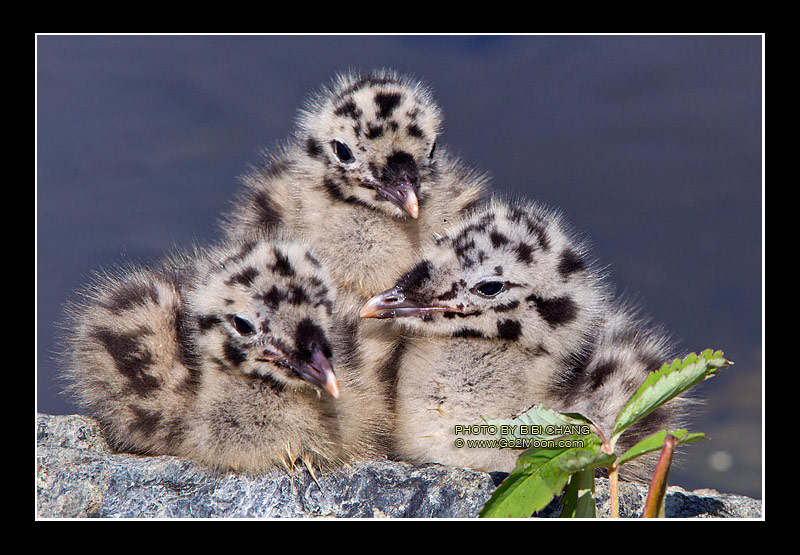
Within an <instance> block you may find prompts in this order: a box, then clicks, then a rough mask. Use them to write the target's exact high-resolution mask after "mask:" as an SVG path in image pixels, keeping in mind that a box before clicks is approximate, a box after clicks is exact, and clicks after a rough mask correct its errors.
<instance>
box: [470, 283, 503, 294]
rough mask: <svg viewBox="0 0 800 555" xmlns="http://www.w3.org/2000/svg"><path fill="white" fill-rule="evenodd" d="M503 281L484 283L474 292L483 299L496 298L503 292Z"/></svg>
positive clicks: (476, 287) (477, 286)
mask: <svg viewBox="0 0 800 555" xmlns="http://www.w3.org/2000/svg"><path fill="white" fill-rule="evenodd" d="M503 287H504V284H503V282H502V281H484V282H481V283H479V284H478V285H476V286H475V289H474V291H475V292H476V293H478V294H479V295H481V296H482V297H496V296H497V295H499V294H500V292H501V291H503Z"/></svg>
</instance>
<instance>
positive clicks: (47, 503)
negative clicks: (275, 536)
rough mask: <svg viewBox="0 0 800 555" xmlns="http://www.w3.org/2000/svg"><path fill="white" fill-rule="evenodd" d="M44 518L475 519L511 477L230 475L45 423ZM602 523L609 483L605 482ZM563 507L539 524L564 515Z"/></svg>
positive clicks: (40, 443) (682, 504) (754, 513)
mask: <svg viewBox="0 0 800 555" xmlns="http://www.w3.org/2000/svg"><path fill="white" fill-rule="evenodd" d="M36 464H37V475H36V480H37V482H36V489H37V514H38V516H39V517H40V518H63V517H106V518H109V517H181V518H190V517H201V518H211V517H214V518H219V517H223V518H224V517H249V518H278V517H337V518H352V517H357V518H361V517H367V518H383V517H387V518H389V517H390V518H466V517H475V516H477V514H478V512H479V511H480V509H481V507H482V506H483V504H484V503H485V502H486V500H487V499H488V498H489V497H490V496H491V494H492V492H493V491H494V489H495V487H496V486H497V484H498V483H499V482H500V481H501V479H502V477H503V474H502V473H492V474H489V473H485V472H477V471H474V470H469V469H464V468H453V467H447V466H442V465H437V464H428V465H411V464H407V463H403V462H394V461H385V460H375V461H370V462H367V463H363V464H359V465H356V466H348V467H345V468H342V469H340V470H338V471H336V472H333V473H330V474H325V475H318V476H317V479H316V480H315V479H314V478H313V477H312V476H311V475H310V474H309V473H308V471H306V470H305V469H304V468H303V469H301V468H298V469H296V472H295V473H294V475H293V476H291V475H290V474H289V473H287V472H283V471H273V472H269V473H266V474H261V475H255V476H250V475H244V474H236V473H232V472H231V473H225V474H220V473H216V472H213V471H211V470H209V469H206V468H204V467H202V466H199V465H197V464H195V463H192V462H190V461H187V460H183V459H178V458H175V457H167V456H159V457H144V456H137V455H130V454H125V453H115V452H114V451H113V450H112V449H110V448H109V446H108V444H107V443H106V442H105V440H104V439H103V437H102V434H101V433H100V428H99V425H98V423H97V422H96V421H95V420H93V419H91V418H87V417H83V416H77V415H71V416H50V415H43V414H39V415H37V454H36ZM645 497H646V487H645V486H640V485H637V484H627V483H623V484H621V487H620V516H622V517H635V516H638V514H639V513H640V512H641V507H642V505H643V504H644V499H645ZM597 501H598V503H597V506H598V514H599V515H600V516H607V515H608V514H609V507H610V500H609V496H608V485H607V481H606V480H603V479H598V480H597ZM666 503H667V504H666V513H667V516H668V517H751V518H760V517H761V502H760V501H758V500H755V499H750V498H747V497H741V496H736V495H724V494H719V493H717V492H715V491H712V490H698V491H694V492H687V491H685V490H682V489H681V488H676V487H672V488H670V489H669V492H668V495H667V502H666ZM557 514H558V505H557V503H556V502H553V503H551V504H550V506H548V507H547V508H546V509H545V510H544V511H542V513H541V514H540V515H539V516H546V517H549V516H556V515H557Z"/></svg>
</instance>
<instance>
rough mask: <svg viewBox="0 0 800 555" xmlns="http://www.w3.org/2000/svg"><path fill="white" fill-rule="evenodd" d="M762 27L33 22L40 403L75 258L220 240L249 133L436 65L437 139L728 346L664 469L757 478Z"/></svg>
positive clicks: (685, 476) (669, 319)
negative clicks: (691, 440)
mask: <svg viewBox="0 0 800 555" xmlns="http://www.w3.org/2000/svg"><path fill="white" fill-rule="evenodd" d="M762 49H763V44H762V37H760V36H686V37H684V36H665V37H661V36H621V37H616V36H555V37H547V36H498V37H493V36H492V37H490V36H472V37H469V36H467V37H459V36H446V37H435V36H422V37H414V36H399V37H392V36H384V37H368V36H350V37H330V36H283V37H281V36H273V37H269V36H268V37H261V36H234V37H220V36H212V37H195V36H186V37H161V36H134V37H121V36H39V37H38V38H37V63H38V68H37V80H38V81H37V89H36V90H37V133H38V136H37V155H38V160H37V172H38V175H37V177H38V179H37V189H36V192H37V197H36V202H37V208H36V213H37V218H38V219H37V253H36V261H37V265H38V267H37V276H36V279H37V284H36V285H37V330H36V333H37V360H36V364H37V370H36V375H37V407H36V408H37V410H38V411H40V412H47V413H53V414H64V413H71V412H76V409H75V407H74V406H73V405H72V404H71V403H70V401H69V400H68V399H66V398H64V397H63V396H62V395H60V394H59V389H58V384H57V383H56V382H55V381H54V375H55V374H56V371H57V365H56V363H55V362H54V361H53V352H54V351H55V349H56V347H55V344H54V333H55V329H56V328H55V326H54V322H55V321H57V320H58V319H59V318H60V317H61V314H62V313H61V307H62V304H63V303H64V302H65V301H66V300H67V298H68V296H69V294H70V292H71V291H72V290H74V289H75V288H77V287H79V286H80V285H82V284H83V283H84V282H85V281H86V280H87V279H88V277H89V275H90V274H91V272H93V271H95V270H98V269H100V268H102V267H108V266H112V265H114V264H117V263H120V262H123V261H140V260H153V259H156V258H158V257H160V256H161V255H162V254H163V253H164V252H165V251H166V250H168V249H169V248H170V247H172V246H173V245H184V246H185V245H188V244H190V243H191V242H192V241H194V240H197V241H207V240H211V239H214V238H217V237H218V236H219V235H218V231H217V227H216V222H217V218H218V216H219V214H220V212H221V211H222V210H223V209H225V208H226V207H227V204H228V203H229V202H230V200H231V199H232V198H233V196H234V194H235V192H236V191H237V190H238V188H239V184H238V182H237V176H239V175H241V174H242V173H243V172H244V170H245V168H246V167H247V165H248V164H250V163H253V162H255V161H256V159H257V157H258V153H259V151H260V150H261V149H262V148H264V147H266V148H269V147H272V146H274V145H275V144H276V143H277V142H278V141H279V140H281V139H282V138H284V137H286V136H287V135H288V133H289V132H290V130H291V128H292V124H293V119H294V117H295V112H296V109H297V108H298V107H299V106H300V105H301V103H302V101H303V100H304V98H305V97H306V95H307V94H308V93H309V91H310V90H312V89H314V88H316V87H317V86H319V85H320V84H321V83H322V82H324V81H326V80H327V79H329V78H330V77H331V76H332V75H333V73H335V72H336V71H340V70H344V69H347V68H351V67H352V68H373V67H379V66H387V67H393V68H396V69H398V70H400V71H403V72H408V73H412V74H414V75H415V76H417V77H418V78H421V79H423V80H425V81H427V82H428V83H430V84H431V85H432V86H433V88H434V90H435V94H436V98H437V100H438V102H439V104H440V105H441V107H442V109H443V111H444V114H445V128H444V134H443V136H442V139H441V142H442V143H446V144H448V145H449V146H450V147H451V149H453V150H454V151H456V152H458V153H460V154H461V155H462V157H463V158H464V159H465V160H466V161H468V162H469V163H470V164H472V165H474V166H477V167H479V168H481V169H484V170H486V171H488V172H490V173H491V175H492V176H493V177H494V184H495V187H496V188H497V189H499V190H502V191H506V192H508V193H513V194H524V195H528V196H530V197H532V198H535V199H538V200H539V201H543V202H545V203H547V204H550V205H553V206H556V207H559V208H560V209H562V211H563V212H564V213H565V214H566V216H567V218H568V219H569V221H570V222H571V223H572V224H573V226H574V227H575V228H577V229H578V230H580V231H582V232H583V233H585V235H586V236H587V237H588V238H590V239H591V241H592V243H593V245H594V249H595V254H596V255H597V256H598V258H599V259H600V260H601V261H602V262H603V263H606V264H608V265H609V270H610V274H611V278H612V280H613V281H614V283H615V284H616V286H617V290H618V292H620V293H622V292H626V293H629V294H632V295H633V296H634V298H635V299H637V300H638V301H640V302H641V303H642V304H643V306H644V309H645V310H646V312H647V313H648V314H650V315H651V316H652V317H653V318H654V320H656V321H657V322H659V323H661V324H663V325H664V326H665V327H666V328H667V329H668V330H669V331H670V332H671V333H672V334H673V337H674V338H675V339H677V340H678V341H679V346H680V347H681V348H682V349H683V350H685V351H692V350H694V351H696V350H700V349H704V348H706V347H714V348H718V349H722V350H724V351H725V354H726V356H727V357H728V358H729V359H731V360H733V361H735V363H736V364H735V366H733V367H731V368H730V369H728V370H727V371H725V372H723V373H722V375H721V376H719V377H717V378H714V379H712V380H709V381H708V382H705V383H703V384H701V385H700V386H699V388H700V392H701V393H702V394H703V395H704V396H705V397H706V398H707V402H706V404H705V407H704V411H703V414H702V416H701V417H699V418H697V419H696V421H695V422H694V424H693V426H692V428H693V430H695V431H703V432H706V433H707V434H708V435H709V436H710V437H711V438H712V440H711V441H705V442H701V443H699V444H694V445H690V446H688V447H687V448H686V457H685V459H684V461H683V463H682V465H681V466H680V467H678V468H674V469H673V471H672V474H671V481H672V482H673V483H677V484H679V485H682V486H684V487H687V488H696V487H712V488H716V489H719V490H721V491H726V492H735V493H744V494H749V495H753V496H756V497H761V495H762V464H761V463H762V435H761V434H762V432H761V430H762V420H761V419H762V372H763V369H762V361H763V354H762V348H763V345H762V334H763V324H764V322H763V305H762V300H763V285H764V284H763V266H762V257H763V221H762V218H763V207H764V205H763V198H764V197H763V183H762V148H763V142H762V123H763V122H762V108H763V105H762Z"/></svg>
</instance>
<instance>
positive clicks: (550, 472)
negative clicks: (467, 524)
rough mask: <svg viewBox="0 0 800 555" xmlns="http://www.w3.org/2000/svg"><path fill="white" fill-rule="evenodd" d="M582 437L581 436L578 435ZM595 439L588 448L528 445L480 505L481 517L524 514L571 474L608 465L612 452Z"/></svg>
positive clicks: (539, 507)
mask: <svg viewBox="0 0 800 555" xmlns="http://www.w3.org/2000/svg"><path fill="white" fill-rule="evenodd" d="M580 439H584V438H580ZM597 440H598V441H593V440H592V441H588V442H584V445H586V444H587V443H588V448H583V447H581V448H578V447H567V448H556V449H529V450H528V451H525V452H524V453H523V454H522V455H520V457H519V459H518V461H517V466H516V467H515V468H514V470H513V471H512V472H511V474H509V476H508V478H506V480H505V481H504V482H503V483H502V484H500V487H498V488H497V489H496V490H495V491H494V493H493V494H492V496H491V497H490V498H489V500H488V501H487V502H486V504H485V505H484V506H483V509H481V512H480V516H481V517H494V518H498V517H499V518H508V517H526V516H530V515H531V514H532V513H534V512H536V511H541V510H542V509H544V508H545V507H546V506H547V504H548V503H550V501H551V500H552V499H553V498H554V497H555V496H556V495H559V494H560V493H561V490H562V489H563V487H564V485H565V484H566V483H567V480H568V479H569V476H570V474H572V473H574V472H578V471H580V470H584V469H587V468H594V467H596V466H607V465H610V464H611V463H612V462H613V461H614V455H607V454H605V453H601V452H600V444H599V438H597Z"/></svg>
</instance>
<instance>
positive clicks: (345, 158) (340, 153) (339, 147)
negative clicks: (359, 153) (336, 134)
mask: <svg viewBox="0 0 800 555" xmlns="http://www.w3.org/2000/svg"><path fill="white" fill-rule="evenodd" d="M333 153H334V154H335V155H336V157H337V158H338V159H339V160H341V161H342V162H352V161H353V153H352V152H350V149H349V148H347V145H346V144H344V143H340V142H339V141H333Z"/></svg>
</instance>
